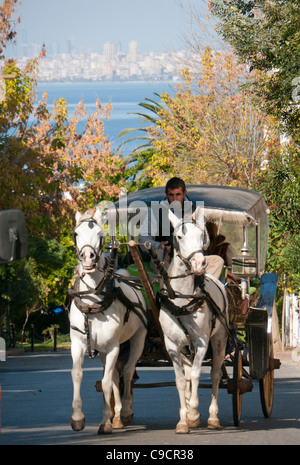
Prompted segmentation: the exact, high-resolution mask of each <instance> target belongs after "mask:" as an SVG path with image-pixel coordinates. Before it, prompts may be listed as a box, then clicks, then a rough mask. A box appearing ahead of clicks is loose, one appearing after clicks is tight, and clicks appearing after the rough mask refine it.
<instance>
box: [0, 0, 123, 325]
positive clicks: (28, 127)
mask: <svg viewBox="0 0 300 465" xmlns="http://www.w3.org/2000/svg"><path fill="white" fill-rule="evenodd" d="M16 3H17V0H7V1H4V2H3V6H2V7H1V9H0V13H1V14H2V16H1V15H0V16H1V18H0V21H1V24H2V26H3V28H2V30H1V32H0V41H1V44H2V51H1V50H0V53H1V54H2V55H1V57H2V58H4V49H5V46H6V45H7V43H8V42H9V41H11V40H13V38H14V36H15V33H14V31H13V29H14V27H13V22H12V15H13V13H14V7H15V4H16ZM44 54H45V50H44V49H42V51H41V54H40V57H39V58H36V59H32V60H29V61H28V63H27V65H26V66H25V68H24V69H22V70H21V69H20V68H19V67H18V65H17V62H16V61H15V60H10V61H4V64H3V67H2V72H3V73H4V74H5V75H6V76H9V79H6V80H5V98H4V99H3V100H2V101H1V102H0V161H1V163H0V182H1V198H0V209H7V208H9V209H12V208H16V209H21V210H22V211H23V212H24V214H25V217H26V223H27V228H28V233H29V253H28V258H27V259H24V260H22V261H20V262H16V263H12V264H10V265H6V266H4V267H2V268H1V269H0V302H2V304H3V305H1V311H0V320H1V318H2V317H3V314H5V312H4V313H3V311H4V309H5V307H6V305H5V303H6V302H8V303H9V307H10V310H11V316H12V318H13V319H14V318H15V319H16V320H18V321H19V318H20V315H21V316H22V315H23V316H24V315H25V311H26V312H27V314H28V313H29V312H30V311H31V310H37V309H39V308H41V307H44V306H47V305H49V304H50V303H52V302H56V303H58V304H63V303H64V300H65V293H66V289H67V287H68V283H69V281H70V279H71V278H72V275H73V269H74V266H75V262H76V257H75V253H74V244H73V241H72V230H73V223H74V216H75V215H74V214H75V210H76V209H88V207H90V206H95V205H97V203H99V202H100V201H101V200H102V199H107V198H113V197H114V196H116V195H117V194H118V192H119V187H118V183H119V184H120V185H122V184H123V178H122V168H119V163H120V155H119V154H114V153H112V151H111V148H110V142H109V140H108V139H107V136H106V135H105V131H104V122H103V119H104V117H106V118H109V115H110V110H111V107H110V105H107V107H106V108H102V106H101V103H100V101H97V109H96V112H95V113H93V114H91V115H89V116H88V120H87V124H86V127H85V130H84V131H83V132H81V133H79V132H78V131H77V125H78V122H79V119H80V118H82V117H83V115H84V114H85V107H84V104H83V102H82V101H81V102H79V104H78V107H77V109H76V111H75V115H74V117H72V118H71V119H70V118H68V105H67V102H66V101H65V99H59V100H58V101H57V102H54V109H53V111H52V112H50V111H49V109H48V105H47V95H46V93H44V95H43V98H42V99H41V101H40V102H37V101H36V95H37V76H38V64H39V59H41V58H42V57H43V56H44Z"/></svg>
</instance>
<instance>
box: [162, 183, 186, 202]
mask: <svg viewBox="0 0 300 465" xmlns="http://www.w3.org/2000/svg"><path fill="white" fill-rule="evenodd" d="M166 196H167V198H168V201H169V203H172V202H175V201H177V202H180V203H181V205H183V201H184V197H185V196H186V190H185V191H183V190H182V187H178V188H176V189H168V190H167V191H166Z"/></svg>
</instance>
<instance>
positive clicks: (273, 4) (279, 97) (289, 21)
mask: <svg viewBox="0 0 300 465" xmlns="http://www.w3.org/2000/svg"><path fill="white" fill-rule="evenodd" d="M210 4H211V7H212V11H213V13H214V14H215V15H216V16H217V17H218V18H219V19H220V20H221V21H220V24H219V27H218V30H219V33H220V34H221V36H222V37H223V39H225V41H227V42H228V43H229V44H230V45H231V46H232V47H233V49H234V50H235V52H236V53H237V54H238V56H239V57H240V58H241V60H242V61H243V62H246V63H248V64H249V66H250V70H254V71H256V73H255V74H254V77H253V79H252V86H251V89H252V90H253V91H254V92H255V93H256V95H257V96H258V97H259V104H260V105H261V106H263V108H265V109H266V110H267V111H268V112H269V113H270V114H272V115H273V116H275V115H276V116H277V118H278V119H279V120H280V122H283V123H284V125H285V128H286V129H287V130H288V132H289V133H290V134H291V135H292V136H293V138H294V140H296V141H298V143H299V142H300V139H299V133H300V111H299V105H298V102H297V101H295V99H293V98H292V96H293V92H294V91H295V85H297V84H295V79H297V78H299V77H300V4H299V1H298V0H273V1H268V0H258V1H255V2H254V1H242V0H238V1H237V0H229V1H227V0H211V1H210ZM298 88H299V87H298Z"/></svg>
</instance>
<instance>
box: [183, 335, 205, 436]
mask: <svg viewBox="0 0 300 465" xmlns="http://www.w3.org/2000/svg"><path fill="white" fill-rule="evenodd" d="M206 350H207V341H204V345H201V346H198V347H197V348H196V354H195V357H194V361H193V365H192V368H191V370H190V378H191V396H190V400H189V409H188V413H187V422H188V426H189V427H190V428H199V426H200V423H201V417H200V413H199V411H198V407H199V397H198V387H199V380H200V376H201V370H202V362H203V359H204V356H205V353H206Z"/></svg>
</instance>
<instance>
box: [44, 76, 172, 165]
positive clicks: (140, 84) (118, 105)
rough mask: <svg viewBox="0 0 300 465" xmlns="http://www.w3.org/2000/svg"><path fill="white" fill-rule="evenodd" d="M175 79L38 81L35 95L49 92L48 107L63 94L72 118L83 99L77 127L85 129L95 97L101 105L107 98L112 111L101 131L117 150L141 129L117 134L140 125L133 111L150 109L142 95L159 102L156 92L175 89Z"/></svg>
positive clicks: (130, 147) (126, 149)
mask: <svg viewBox="0 0 300 465" xmlns="http://www.w3.org/2000/svg"><path fill="white" fill-rule="evenodd" d="M175 86H176V84H175V82H174V81H122V82H117V81H114V82H108V81H103V82H102V81H100V82H71V83H67V82H63V83H57V82H55V83H54V82H39V83H38V99H41V97H42V95H43V92H44V91H46V92H47V94H48V99H47V103H48V108H49V110H52V109H53V102H54V101H57V100H58V99H59V98H65V99H66V101H67V104H68V115H69V117H70V118H71V117H72V115H73V114H74V111H75V109H76V107H77V105H78V103H79V101H80V100H81V99H82V100H83V103H84V105H85V107H86V112H87V115H86V117H85V119H84V120H82V121H81V122H80V123H79V125H78V128H77V130H78V131H79V132H81V131H83V130H84V127H85V124H86V121H87V117H88V114H91V113H93V112H94V111H95V110H96V99H97V98H99V100H100V102H101V104H102V106H103V107H104V106H105V105H106V103H108V102H110V103H111V105H112V111H111V115H110V119H109V120H106V119H104V120H103V121H104V131H105V133H106V135H107V137H108V139H109V141H110V143H111V148H112V150H114V151H117V150H118V149H119V147H120V145H121V144H122V142H124V141H125V140H126V139H129V138H131V137H134V136H138V135H142V134H144V133H141V132H140V133H138V132H136V133H133V134H132V135H131V134H129V135H127V136H124V137H122V138H120V137H119V135H120V133H121V132H122V131H123V130H124V129H128V128H141V127H143V124H142V123H141V118H139V117H138V116H137V114H136V113H148V114H151V112H150V111H149V110H148V111H147V110H146V109H144V108H143V107H141V106H140V105H139V104H140V103H141V102H144V103H146V100H145V99H150V100H154V101H156V102H159V103H161V101H160V98H159V97H158V96H157V95H156V94H159V95H160V94H163V93H165V92H168V93H169V94H170V95H173V94H174V93H175ZM140 144H141V141H131V142H128V143H126V144H124V145H122V147H121V149H120V150H121V151H122V155H123V156H126V155H128V154H129V153H131V151H132V150H133V149H134V148H135V147H136V146H137V145H140Z"/></svg>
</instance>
